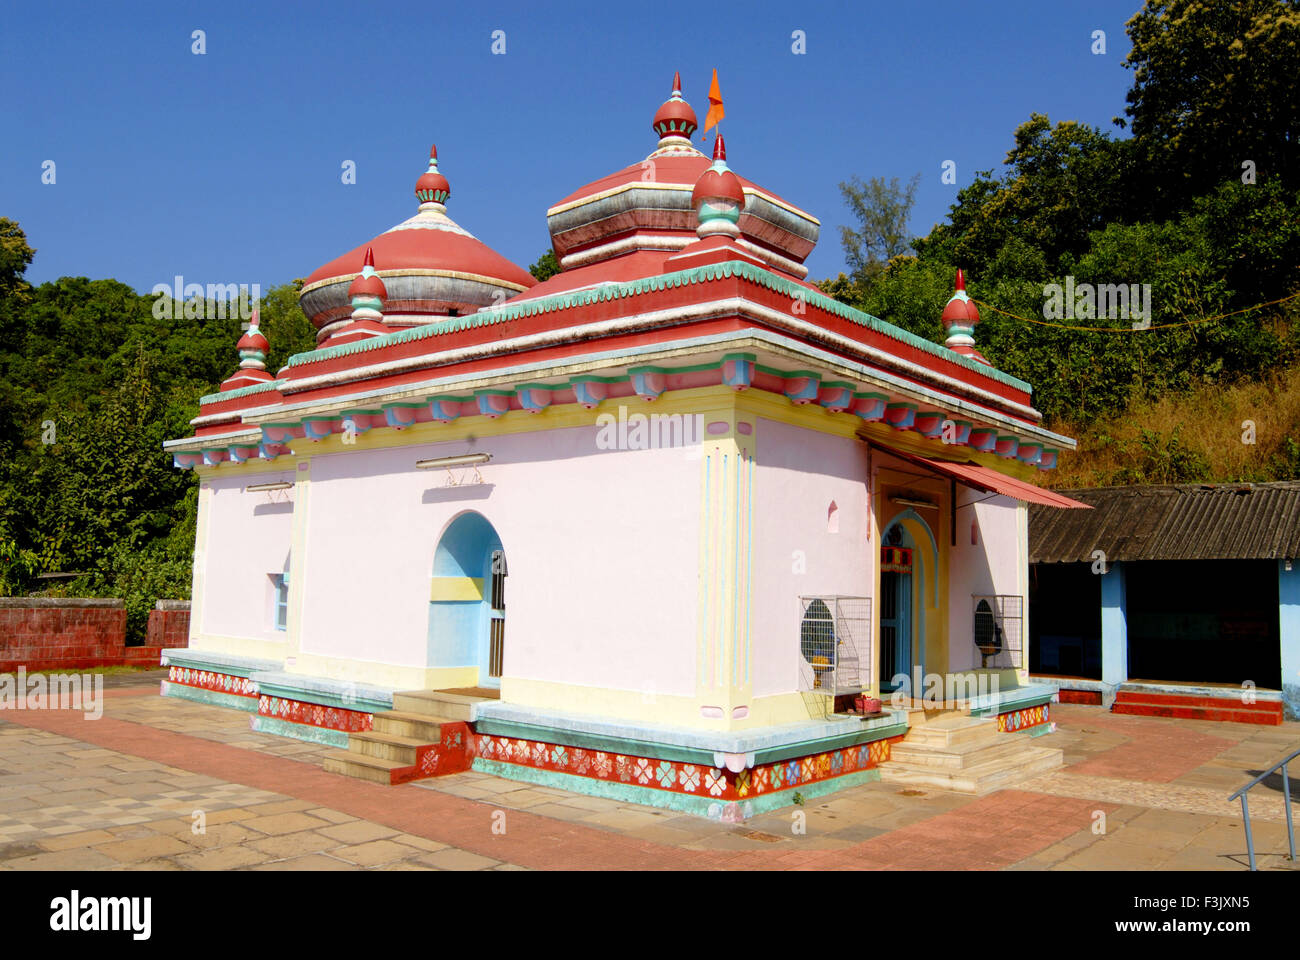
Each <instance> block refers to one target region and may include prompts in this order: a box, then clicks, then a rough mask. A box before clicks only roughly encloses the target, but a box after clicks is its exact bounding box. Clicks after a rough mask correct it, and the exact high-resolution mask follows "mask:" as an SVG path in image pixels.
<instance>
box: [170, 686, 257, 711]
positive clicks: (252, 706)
mask: <svg viewBox="0 0 1300 960" xmlns="http://www.w3.org/2000/svg"><path fill="white" fill-rule="evenodd" d="M162 695H163V696H164V697H178V698H179V699H181V700H192V701H194V702H195V703H204V704H207V705H208V706H210V707H227V708H229V709H231V710H243V711H244V712H246V713H256V712H257V697H238V696H235V695H234V694H233V693H218V692H217V691H215V690H200V689H199V688H198V687H187V686H186V685H185V684H183V683H172V682H171V681H170V680H164V681H163V682H162Z"/></svg>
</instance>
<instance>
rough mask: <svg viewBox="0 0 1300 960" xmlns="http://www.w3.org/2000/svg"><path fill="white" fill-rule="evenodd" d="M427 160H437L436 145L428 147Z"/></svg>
mask: <svg viewBox="0 0 1300 960" xmlns="http://www.w3.org/2000/svg"><path fill="white" fill-rule="evenodd" d="M429 159H430V160H437V159H438V145H437V144H436V143H435V144H433V146H431V147H429Z"/></svg>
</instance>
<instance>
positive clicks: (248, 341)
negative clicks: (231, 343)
mask: <svg viewBox="0 0 1300 960" xmlns="http://www.w3.org/2000/svg"><path fill="white" fill-rule="evenodd" d="M270 346H271V341H270V340H267V339H266V337H264V336H262V334H261V333H260V332H258V329H257V328H256V327H251V328H249V331H248V332H247V333H246V334H244V335H243V336H242V337H240V338H239V342H238V343H237V344H235V349H236V350H261V351H262V352H263V353H266V351H267V349H268V348H269V347H270Z"/></svg>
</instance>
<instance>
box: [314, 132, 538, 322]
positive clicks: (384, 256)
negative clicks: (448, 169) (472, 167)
mask: <svg viewBox="0 0 1300 960" xmlns="http://www.w3.org/2000/svg"><path fill="white" fill-rule="evenodd" d="M437 167H438V153H437V148H436V147H435V148H433V149H431V150H430V151H429V169H428V171H426V172H425V173H424V174H423V175H422V176H421V177H420V179H419V180H418V181H417V183H416V187H415V189H416V195H417V196H419V198H420V200H421V203H420V209H419V211H418V212H417V213H416V214H415V216H413V217H411V218H410V219H408V220H406V221H404V222H402V223H399V224H398V225H397V226H395V227H393V228H392V229H391V230H388V231H386V232H385V233H381V234H380V235H379V236H377V237H375V238H374V239H373V240H370V241H367V242H366V243H363V244H361V245H360V246H357V247H354V248H353V249H351V250H349V251H348V252H347V253H345V254H343V255H342V256H341V257H336V258H335V259H333V260H331V261H330V262H329V263H327V264H325V265H324V266H323V267H319V268H317V269H316V270H314V271H313V272H312V274H311V276H309V277H308V278H307V280H306V282H305V283H304V284H303V288H302V293H301V294H299V302H300V303H301V304H302V309H303V312H304V313H306V314H307V316H308V318H310V320H311V322H312V323H313V324H314V325H315V326H316V328H317V330H318V331H319V333H318V337H322V338H323V337H325V336H328V335H329V333H330V331H331V330H333V328H334V325H335V324H338V323H340V322H342V321H344V320H346V319H347V318H348V317H350V316H351V315H352V305H351V297H352V296H354V295H356V294H357V292H358V291H362V293H363V295H366V296H380V297H382V298H383V300H384V302H385V308H384V312H385V315H386V317H387V319H386V321H385V322H387V323H389V324H390V325H396V326H410V325H413V324H420V323H430V322H435V321H436V320H438V319H439V318H442V317H446V316H449V315H450V316H455V315H457V314H468V313H473V312H474V311H476V310H478V309H479V308H480V307H484V306H488V305H491V304H493V303H500V302H501V300H502V294H503V293H504V295H505V297H506V298H510V297H513V296H515V295H517V294H519V293H522V292H523V291H524V290H527V289H528V288H529V287H531V286H533V285H534V284H536V283H537V281H536V280H535V279H534V278H533V276H532V274H530V273H529V272H528V271H527V270H524V269H523V268H522V267H519V266H516V265H515V264H513V263H511V262H510V261H509V260H507V259H506V258H505V257H503V256H501V254H499V253H497V252H496V251H495V250H492V249H491V248H490V247H488V246H487V245H486V244H484V243H482V242H481V241H479V240H477V239H476V238H475V237H474V236H473V235H471V234H470V233H469V231H467V230H465V229H464V228H463V227H461V226H460V225H458V224H457V223H456V222H455V221H453V220H452V219H451V218H450V217H448V216H447V213H446V210H445V208H444V207H443V202H444V201H445V200H446V199H447V196H448V195H449V194H450V192H451V188H450V184H449V183H448V181H447V178H446V177H444V176H443V175H442V174H441V173H439V172H438V169H437ZM368 250H372V251H373V257H374V260H375V261H376V262H378V263H382V264H383V279H382V280H381V279H380V278H379V277H378V276H376V277H372V278H369V279H367V280H366V281H365V284H364V285H362V286H358V284H361V280H359V279H354V278H356V276H357V262H358V261H359V260H361V258H362V256H363V255H364V254H366V253H367V251H368ZM376 284H378V286H376ZM327 328H329V329H327Z"/></svg>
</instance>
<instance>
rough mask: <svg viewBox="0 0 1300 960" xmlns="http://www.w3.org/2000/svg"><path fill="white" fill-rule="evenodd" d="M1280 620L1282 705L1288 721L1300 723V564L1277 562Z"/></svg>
mask: <svg viewBox="0 0 1300 960" xmlns="http://www.w3.org/2000/svg"><path fill="white" fill-rule="evenodd" d="M1287 567H1290V568H1291V569H1289V570H1288V569H1287ZM1277 618H1278V627H1279V631H1278V633H1279V638H1280V640H1281V642H1282V703H1283V705H1284V709H1285V711H1286V719H1288V720H1297V719H1300V560H1279V561H1278V562H1277Z"/></svg>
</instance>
